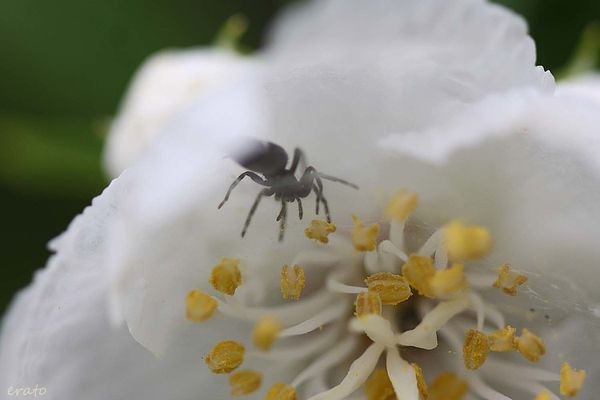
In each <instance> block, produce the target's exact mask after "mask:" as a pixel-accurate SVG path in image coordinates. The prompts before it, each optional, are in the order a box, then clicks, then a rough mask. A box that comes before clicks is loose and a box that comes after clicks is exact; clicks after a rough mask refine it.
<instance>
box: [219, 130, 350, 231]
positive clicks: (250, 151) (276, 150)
mask: <svg viewBox="0 0 600 400" xmlns="http://www.w3.org/2000/svg"><path fill="white" fill-rule="evenodd" d="M244 145H245V146H244V151H243V152H239V153H238V154H233V155H231V158H232V159H233V160H234V161H236V162H237V163H238V164H240V165H241V166H242V167H244V168H246V169H248V171H246V172H244V173H242V174H241V175H240V176H238V177H237V179H236V180H235V181H233V183H232V184H231V186H229V189H228V190H227V194H225V198H224V199H223V201H222V202H221V204H219V206H218V207H217V208H218V209H220V208H221V207H223V205H224V204H225V203H226V202H227V200H229V196H230V195H231V192H232V191H233V189H234V188H235V187H236V186H237V185H238V184H239V183H240V182H241V181H242V179H244V178H245V177H248V178H250V179H252V180H253V181H254V182H256V183H258V184H259V185H261V186H265V188H264V189H262V190H261V191H260V192H259V193H258V195H257V196H256V199H255V200H254V203H253V204H252V207H251V208H250V212H249V213H248V217H247V218H246V222H245V223H244V228H243V229H242V237H244V235H246V231H247V230H248V226H249V225H250V221H251V220H252V216H253V215H254V212H255V211H256V208H257V207H258V204H259V203H260V200H261V199H262V198H263V197H268V196H273V195H275V200H276V201H280V202H281V210H280V211H279V215H278V216H277V219H276V221H280V224H279V241H282V240H283V234H284V231H285V223H286V218H287V203H292V202H296V203H297V204H298V217H299V218H300V219H302V217H303V215H304V211H303V208H302V200H301V199H303V198H305V197H308V195H310V193H311V192H312V191H314V192H315V194H316V196H317V198H316V202H315V203H316V210H315V212H316V214H317V215H318V214H319V203H323V208H324V209H325V216H326V218H327V222H331V215H330V213H329V205H328V203H327V200H326V199H325V196H324V195H323V181H322V180H323V179H326V180H329V181H333V182H338V183H341V184H344V185H347V186H350V187H353V188H354V189H358V186H356V185H354V184H353V183H350V182H347V181H345V180H343V179H339V178H336V177H333V176H330V175H325V174H323V173H320V172H317V170H316V169H315V168H314V167H312V166H309V167H305V157H304V153H303V152H302V150H300V149H299V148H295V149H294V156H293V158H292V164H291V165H290V168H286V165H287V162H288V158H289V157H288V154H287V153H286V151H285V150H284V149H283V148H282V147H281V146H279V145H277V144H275V143H272V142H266V141H261V140H258V139H247V142H245V143H244ZM299 164H302V168H303V169H304V172H303V174H302V177H301V178H300V179H297V178H296V175H295V173H296V170H297V169H298V165H299ZM261 175H262V176H261Z"/></svg>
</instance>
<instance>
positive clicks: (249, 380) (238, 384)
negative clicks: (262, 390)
mask: <svg viewBox="0 0 600 400" xmlns="http://www.w3.org/2000/svg"><path fill="white" fill-rule="evenodd" d="M261 382H262V375H261V374H259V373H258V372H255V371H251V370H245V371H239V372H235V373H233V374H231V375H230V376H229V385H230V386H231V395H232V396H246V395H249V394H251V393H254V392H256V391H257V390H258V388H259V387H260V384H261Z"/></svg>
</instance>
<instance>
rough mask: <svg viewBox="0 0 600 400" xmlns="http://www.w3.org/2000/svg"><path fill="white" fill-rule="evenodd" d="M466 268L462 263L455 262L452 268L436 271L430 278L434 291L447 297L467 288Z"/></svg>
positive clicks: (436, 294)
mask: <svg viewBox="0 0 600 400" xmlns="http://www.w3.org/2000/svg"><path fill="white" fill-rule="evenodd" d="M464 268H465V267H464V265H462V264H454V265H452V266H451V267H450V268H446V269H444V270H441V271H436V273H435V275H434V276H433V277H432V278H431V279H430V280H429V286H430V287H431V291H432V293H433V294H434V295H435V296H437V297H445V296H448V295H451V294H453V293H456V292H459V291H461V290H463V289H465V288H466V287H467V286H468V284H467V280H466V279H465V274H464V272H463V270H464Z"/></svg>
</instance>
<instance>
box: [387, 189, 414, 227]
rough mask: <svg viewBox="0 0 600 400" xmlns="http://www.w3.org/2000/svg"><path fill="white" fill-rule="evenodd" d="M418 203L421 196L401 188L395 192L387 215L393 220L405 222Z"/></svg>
mask: <svg viewBox="0 0 600 400" xmlns="http://www.w3.org/2000/svg"><path fill="white" fill-rule="evenodd" d="M418 203H419V196H418V195H417V194H416V193H412V192H409V191H408V190H406V189H401V190H399V191H397V192H396V194H394V197H392V199H391V200H390V202H389V203H388V205H387V207H386V210H385V215H386V217H387V218H389V219H391V220H395V221H399V222H404V221H406V219H407V218H408V217H409V216H410V214H412V212H413V211H414V209H415V208H417V204H418Z"/></svg>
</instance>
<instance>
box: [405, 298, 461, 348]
mask: <svg viewBox="0 0 600 400" xmlns="http://www.w3.org/2000/svg"><path fill="white" fill-rule="evenodd" d="M468 306H469V299H468V297H467V296H461V297H459V298H456V299H454V300H449V301H443V302H441V303H439V304H438V305H436V306H435V308H434V309H433V310H431V311H429V312H428V313H427V314H425V315H424V316H423V319H422V321H421V323H419V325H417V327H416V328H414V329H412V330H410V331H406V332H403V333H401V334H400V335H397V336H396V341H397V343H398V344H399V345H402V346H413V347H419V348H421V349H426V350H431V349H434V348H436V347H437V345H438V340H437V335H436V332H437V331H438V330H440V329H441V328H442V327H443V326H444V325H446V323H447V322H448V321H449V320H450V319H451V318H452V317H454V316H455V315H456V314H460V313H461V312H463V311H464V310H465V309H466V308H467V307H468Z"/></svg>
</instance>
